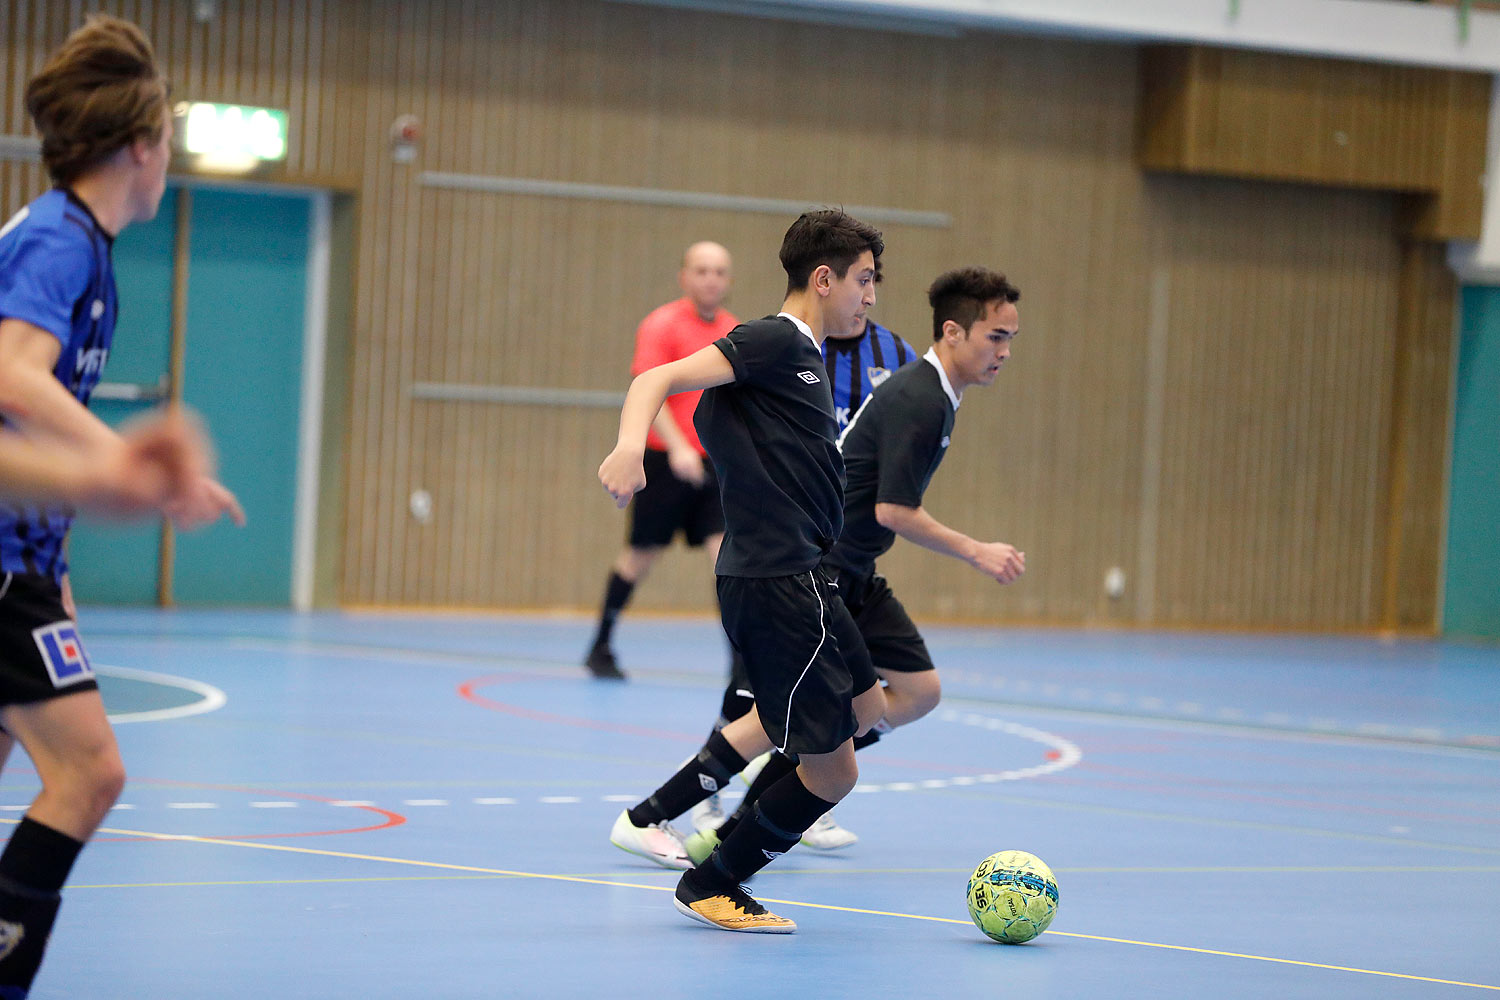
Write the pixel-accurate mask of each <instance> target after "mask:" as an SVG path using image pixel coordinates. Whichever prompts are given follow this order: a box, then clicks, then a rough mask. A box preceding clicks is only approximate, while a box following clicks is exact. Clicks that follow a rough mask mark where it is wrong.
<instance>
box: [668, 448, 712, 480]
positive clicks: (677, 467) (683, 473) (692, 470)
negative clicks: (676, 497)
mask: <svg viewBox="0 0 1500 1000" xmlns="http://www.w3.org/2000/svg"><path fill="white" fill-rule="evenodd" d="M667 465H669V466H670V467H671V469H672V475H674V476H676V477H677V478H678V479H681V480H682V481H683V482H685V483H691V484H692V485H694V486H702V485H703V483H704V481H705V480H706V479H707V474H706V473H705V472H704V471H703V456H702V455H700V454H698V452H697V451H696V450H695V449H693V448H673V449H672V450H671V451H668V452H667Z"/></svg>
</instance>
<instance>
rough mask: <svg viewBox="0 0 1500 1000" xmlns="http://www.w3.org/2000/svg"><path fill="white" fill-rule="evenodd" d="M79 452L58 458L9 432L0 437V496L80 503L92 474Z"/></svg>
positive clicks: (36, 500)
mask: <svg viewBox="0 0 1500 1000" xmlns="http://www.w3.org/2000/svg"><path fill="white" fill-rule="evenodd" d="M87 468H88V465H87V462H86V461H85V459H84V458H83V457H82V456H81V455H68V456H63V457H61V460H60V456H58V455H57V454H55V453H53V452H50V451H46V450H44V449H42V448H39V447H37V446H36V445H35V444H32V443H31V442H30V441H26V440H24V439H22V438H19V437H15V436H13V435H6V436H4V437H0V496H3V497H5V499H7V500H20V501H23V502H28V503H31V502H54V501H59V500H60V501H62V502H63V503H69V504H76V503H80V502H81V501H82V500H83V499H84V498H85V497H86V496H87V494H88V493H89V489H90V485H91V483H92V477H91V476H90V475H89V474H88V472H87Z"/></svg>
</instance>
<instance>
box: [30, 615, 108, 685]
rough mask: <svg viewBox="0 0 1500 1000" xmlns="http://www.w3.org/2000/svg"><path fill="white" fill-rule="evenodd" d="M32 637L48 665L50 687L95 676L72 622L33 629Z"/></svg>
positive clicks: (73, 682) (74, 682)
mask: <svg viewBox="0 0 1500 1000" xmlns="http://www.w3.org/2000/svg"><path fill="white" fill-rule="evenodd" d="M31 637H32V638H33V639H34V640H36V648H37V650H38V651H39V652H40V653H41V654H42V662H43V663H45V664H46V665H47V673H48V674H50V675H51V677H52V686H53V687H67V686H68V685H69V684H79V683H81V682H83V681H88V680H93V679H94V668H93V667H91V666H89V658H88V656H87V655H86V654H85V653H84V651H83V642H82V640H80V639H79V638H78V627H77V626H76V625H74V624H73V623H72V622H57V623H56V624H54V625H47V626H44V627H43V628H39V629H33V630H32V632H31Z"/></svg>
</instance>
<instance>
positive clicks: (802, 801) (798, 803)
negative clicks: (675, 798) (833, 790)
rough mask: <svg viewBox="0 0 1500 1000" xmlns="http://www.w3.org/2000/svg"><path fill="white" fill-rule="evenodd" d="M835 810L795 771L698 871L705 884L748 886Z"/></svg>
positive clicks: (771, 788)
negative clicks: (814, 792)
mask: <svg viewBox="0 0 1500 1000" xmlns="http://www.w3.org/2000/svg"><path fill="white" fill-rule="evenodd" d="M833 807H834V803H832V802H829V801H828V800H827V799H823V798H819V797H818V796H816V795H814V794H813V793H812V792H810V791H808V790H807V786H806V785H804V784H803V783H802V777H801V775H799V774H797V772H796V770H795V769H794V770H793V771H792V773H791V774H788V775H786V776H785V777H783V778H782V779H781V780H780V781H778V782H776V783H775V784H774V785H772V786H771V787H770V788H768V789H766V792H765V794H764V795H762V796H761V797H760V801H759V802H757V803H756V804H755V806H754V808H752V809H751V810H750V812H749V813H748V814H747V815H746V816H745V818H744V821H743V822H741V823H740V824H739V825H738V826H736V827H735V828H734V832H733V833H732V834H731V835H730V836H729V837H727V838H726V839H725V840H724V841H723V842H722V843H721V844H719V846H718V849H717V850H715V851H714V853H713V854H711V855H709V858H708V860H707V861H705V862H703V864H701V865H699V866H698V868H697V871H698V873H699V875H700V876H701V878H702V880H703V881H707V882H709V883H711V884H712V885H714V886H716V887H724V888H727V887H728V886H731V885H736V884H738V883H741V882H748V881H749V880H750V879H751V878H752V877H753V876H754V875H755V873H756V872H758V871H760V870H761V869H762V868H764V867H765V866H766V865H768V864H770V863H771V862H772V861H775V860H776V859H777V858H779V857H781V856H782V855H783V854H785V853H786V852H787V851H790V850H791V849H792V848H793V847H795V846H796V845H797V841H799V840H801V839H802V834H803V833H804V832H805V831H806V830H807V828H808V827H810V826H812V825H813V824H814V823H816V822H817V820H818V817H819V816H821V815H823V814H824V813H826V812H827V811H828V810H830V809H832V808H833Z"/></svg>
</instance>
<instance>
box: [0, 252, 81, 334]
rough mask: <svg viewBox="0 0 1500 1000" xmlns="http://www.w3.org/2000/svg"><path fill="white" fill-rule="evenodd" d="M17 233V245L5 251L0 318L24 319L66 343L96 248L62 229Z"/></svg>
mask: <svg viewBox="0 0 1500 1000" xmlns="http://www.w3.org/2000/svg"><path fill="white" fill-rule="evenodd" d="M16 238H17V241H18V242H17V243H16V245H15V248H14V250H13V251H12V252H11V253H8V254H3V255H0V319H19V320H23V321H25V322H27V323H30V324H31V325H32V326H36V327H40V328H41V329H43V330H46V331H47V332H48V333H50V334H52V335H53V336H54V337H56V338H57V339H58V340H60V341H62V342H63V343H64V344H66V343H67V342H68V341H69V340H70V339H72V336H73V310H74V308H75V307H76V306H77V304H78V300H79V298H80V297H81V296H82V295H83V294H84V292H86V291H87V290H88V287H89V270H90V268H91V267H92V266H93V252H92V250H91V249H90V248H89V246H88V245H87V244H86V243H85V242H83V241H81V240H70V239H66V238H65V237H64V236H62V235H60V234H57V233H49V232H46V231H40V232H36V231H33V232H26V233H17V234H16Z"/></svg>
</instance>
